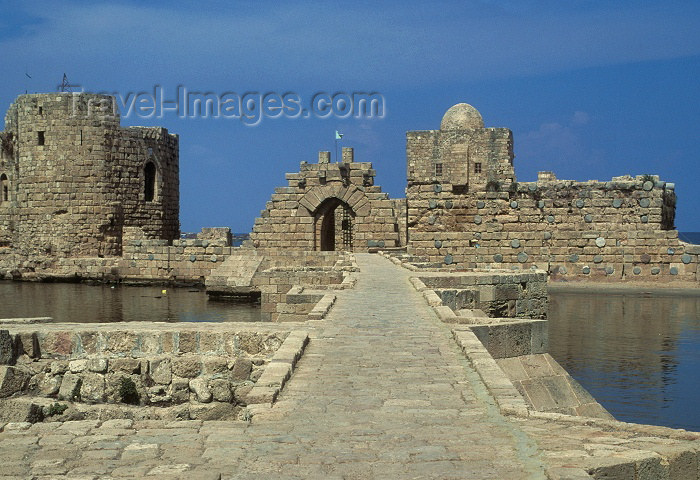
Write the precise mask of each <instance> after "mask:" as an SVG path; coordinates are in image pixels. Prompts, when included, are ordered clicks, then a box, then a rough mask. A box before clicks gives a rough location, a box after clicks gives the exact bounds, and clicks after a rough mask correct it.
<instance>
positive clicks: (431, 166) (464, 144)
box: [406, 103, 515, 192]
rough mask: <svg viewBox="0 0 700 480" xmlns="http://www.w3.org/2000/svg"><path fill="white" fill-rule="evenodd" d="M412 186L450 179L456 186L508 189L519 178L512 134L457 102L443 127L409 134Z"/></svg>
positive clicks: (409, 165) (407, 135)
mask: <svg viewBox="0 0 700 480" xmlns="http://www.w3.org/2000/svg"><path fill="white" fill-rule="evenodd" d="M406 157H407V158H406V159H407V166H408V171H407V176H408V185H409V187H411V186H412V185H421V184H423V185H426V184H441V183H449V184H450V185H451V186H452V188H453V189H454V190H455V191H465V192H466V191H467V190H470V189H471V190H473V189H487V188H488V189H493V190H500V189H504V190H505V189H507V188H508V186H509V185H510V184H511V183H512V182H514V181H515V173H514V170H513V134H512V133H511V131H510V130H509V129H507V128H484V120H483V119H482V118H481V114H480V113H479V112H478V111H477V109H476V108H474V107H472V106H471V105H468V104H466V103H458V104H457V105H454V106H452V107H451V108H450V109H449V110H447V112H446V113H445V115H444V116H443V117H442V122H441V123H440V130H427V131H412V132H408V133H407V134H406Z"/></svg>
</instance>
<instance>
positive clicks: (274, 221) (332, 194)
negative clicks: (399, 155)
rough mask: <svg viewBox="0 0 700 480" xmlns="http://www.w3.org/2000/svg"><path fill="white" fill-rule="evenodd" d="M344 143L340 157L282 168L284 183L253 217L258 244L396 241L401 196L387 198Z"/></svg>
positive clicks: (336, 245)
mask: <svg viewBox="0 0 700 480" xmlns="http://www.w3.org/2000/svg"><path fill="white" fill-rule="evenodd" d="M352 157H353V154H352V149H350V148H344V149H343V160H344V161H343V162H342V163H330V161H329V154H328V152H321V153H320V155H319V163H316V164H309V163H306V162H302V164H301V168H300V171H299V173H291V174H289V173H288V174H287V175H286V177H287V180H288V182H289V184H288V186H287V187H282V188H277V189H275V193H274V194H273V195H272V199H271V201H270V202H268V203H267V209H266V210H264V211H263V212H262V213H261V216H260V217H259V218H257V219H256V221H255V225H254V227H253V233H252V234H251V239H252V240H253V244H254V245H255V246H256V247H257V248H261V249H292V250H304V251H311V250H316V251H351V252H362V251H367V250H369V249H370V248H377V247H379V248H382V247H395V246H400V245H401V244H402V243H401V238H403V237H402V236H401V233H400V232H401V230H402V229H403V230H404V231H405V222H402V218H403V217H405V215H402V214H401V213H400V212H405V208H404V203H403V201H402V200H391V199H390V198H389V197H388V195H387V194H386V193H382V191H381V188H380V187H378V186H375V185H374V170H373V169H372V164H371V163H368V162H353V161H352Z"/></svg>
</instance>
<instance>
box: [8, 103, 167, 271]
mask: <svg viewBox="0 0 700 480" xmlns="http://www.w3.org/2000/svg"><path fill="white" fill-rule="evenodd" d="M114 105H115V103H114V98H113V97H109V96H103V95H95V94H72V93H52V94H31V95H21V96H19V97H18V98H17V99H16V100H15V102H14V103H13V104H12V105H11V106H10V108H9V110H8V112H7V115H6V117H5V131H4V132H2V135H1V136H2V139H3V142H2V144H3V146H4V147H3V148H0V150H1V151H2V154H1V157H0V178H5V177H6V178H7V187H8V193H7V199H6V200H5V198H4V197H3V201H2V202H0V246H5V247H11V248H13V249H14V250H16V251H18V252H19V253H20V254H22V255H24V256H27V257H33V258H34V257H37V256H42V255H43V256H48V257H80V256H101V257H102V256H118V255H120V254H121V245H122V229H123V228H124V227H128V226H138V227H140V228H142V229H143V230H144V232H145V233H146V235H147V236H148V238H162V239H166V240H172V239H174V238H177V236H178V235H179V222H178V213H179V170H178V168H179V167H178V155H179V154H178V137H177V135H172V134H169V133H168V131H167V130H165V129H163V128H145V127H132V128H121V127H120V120H119V113H118V111H117V110H116V109H113V106H114ZM149 172H150V175H149ZM3 175H4V177H3ZM147 184H148V186H147Z"/></svg>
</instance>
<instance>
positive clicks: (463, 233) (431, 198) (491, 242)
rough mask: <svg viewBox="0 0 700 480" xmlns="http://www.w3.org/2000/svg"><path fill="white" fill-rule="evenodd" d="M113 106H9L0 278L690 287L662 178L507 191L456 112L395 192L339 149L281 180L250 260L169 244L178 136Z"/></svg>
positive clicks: (213, 239) (80, 102) (504, 157)
mask: <svg viewBox="0 0 700 480" xmlns="http://www.w3.org/2000/svg"><path fill="white" fill-rule="evenodd" d="M113 104H114V100H113V98H112V97H108V96H100V95H94V94H70V93H62V94H61V93H59V94H35V95H21V96H20V97H18V98H17V100H16V101H15V102H14V103H13V104H12V105H11V107H10V109H9V111H8V113H7V115H6V119H5V131H4V132H1V133H0V135H2V145H1V146H2V148H1V149H0V150H1V158H2V159H1V163H0V182H1V184H2V186H1V187H2V191H1V195H0V200H1V202H0V267H1V268H2V270H3V271H4V275H5V276H6V277H9V276H10V274H11V276H13V277H15V278H18V277H20V278H21V277H27V278H35V277H36V276H37V275H38V276H39V277H40V278H42V277H46V276H48V277H51V276H61V277H66V276H76V275H77V276H80V277H81V276H87V277H97V278H102V277H103V276H105V275H109V276H110V278H113V279H118V278H135V279H157V280H165V281H179V280H183V281H195V282H199V283H203V282H204V279H205V278H206V277H208V276H209V275H210V274H211V273H212V271H213V270H215V269H216V268H217V267H218V263H219V262H220V261H223V260H225V259H226V258H228V256H229V255H232V254H234V253H236V254H238V253H243V254H244V255H248V254H249V253H250V252H251V251H253V252H255V254H260V255H277V254H278V253H279V252H282V251H296V252H313V251H336V252H340V251H347V252H366V251H375V250H401V251H403V250H405V257H404V259H405V260H408V261H410V262H412V263H414V264H415V265H417V266H418V267H420V268H426V267H429V268H433V269H444V270H464V269H469V268H487V269H504V268H505V269H531V268H537V269H542V270H545V271H547V272H548V273H549V274H550V275H551V276H552V278H553V279H563V280H585V279H594V280H596V281H619V280H632V281H634V280H649V279H653V280H655V281H657V280H662V281H682V282H690V283H693V284H695V283H696V282H697V281H698V278H699V274H698V254H700V248H699V247H697V246H694V245H688V244H685V243H683V242H681V241H679V239H678V232H677V231H676V230H674V227H673V222H674V216H675V192H674V185H673V184H672V183H668V182H663V181H660V180H659V178H658V177H656V176H650V175H644V176H638V177H630V176H623V177H615V178H613V179H612V180H611V181H606V182H599V181H587V182H575V181H569V180H558V179H556V177H555V175H554V174H553V173H551V172H540V174H539V177H538V180H537V181H535V182H518V181H517V179H516V176H515V170H514V166H513V159H514V154H513V137H512V133H511V131H510V130H509V129H507V128H488V127H485V126H484V121H483V119H482V117H481V115H480V114H479V112H478V111H477V110H476V109H475V108H473V107H472V106H470V105H467V104H464V103H461V104H457V105H455V106H453V107H452V108H450V109H449V110H448V111H447V113H446V114H445V115H444V117H443V119H442V122H441V124H440V129H439V130H427V131H411V132H408V133H407V142H406V159H407V189H406V198H403V199H391V198H389V196H388V195H387V194H386V193H383V192H382V191H381V188H380V187H379V186H377V185H375V184H374V177H375V171H374V169H373V167H372V164H371V163H369V162H356V161H355V158H354V152H353V149H352V148H347V147H346V148H343V154H342V158H341V161H340V162H331V161H330V153H329V152H320V154H319V158H318V162H317V163H307V162H302V164H301V166H300V171H299V172H297V173H288V174H287V175H286V180H287V185H286V186H284V187H280V188H277V189H276V190H275V192H274V193H273V195H272V197H271V199H270V201H269V202H267V204H266V209H265V210H263V211H262V213H261V216H260V217H259V218H258V219H256V221H255V225H254V227H253V231H252V234H251V242H250V243H251V245H249V246H248V247H247V248H250V247H252V248H254V250H246V249H243V250H241V249H238V248H234V247H232V246H231V243H230V233H229V232H230V231H228V230H226V229H205V230H204V231H203V232H202V233H200V234H199V236H198V238H197V239H196V240H179V224H178V209H179V194H178V182H179V180H178V137H177V136H176V135H173V134H169V133H168V132H167V130H165V129H163V128H158V127H148V128H146V127H130V128H123V127H121V126H120V123H119V115H118V113H117V112H116V111H115V110H114V109H113V108H112V106H113ZM245 252H248V253H245ZM297 257H298V258H301V257H299V256H297ZM38 259H39V260H38ZM282 263H283V262H280V261H276V262H275V265H277V266H280V265H281V264H282ZM86 270H88V272H86Z"/></svg>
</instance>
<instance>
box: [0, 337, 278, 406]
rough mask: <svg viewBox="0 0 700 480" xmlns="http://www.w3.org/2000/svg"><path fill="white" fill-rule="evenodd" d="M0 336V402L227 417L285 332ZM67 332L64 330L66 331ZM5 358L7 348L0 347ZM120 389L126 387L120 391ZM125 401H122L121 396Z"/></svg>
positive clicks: (242, 402) (241, 402)
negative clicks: (38, 400)
mask: <svg viewBox="0 0 700 480" xmlns="http://www.w3.org/2000/svg"><path fill="white" fill-rule="evenodd" d="M9 327H10V328H11V329H12V330H10V331H9V332H8V330H0V341H4V343H3V345H2V347H7V345H5V344H8V340H9V342H10V344H13V345H12V350H11V353H12V355H10V356H9V357H7V356H6V357H7V358H2V359H0V360H1V362H0V365H9V366H0V374H1V375H0V377H1V378H0V398H7V397H11V396H12V397H17V396H30V397H42V398H47V399H55V400H57V401H59V402H60V401H64V402H83V403H88V404H102V403H111V404H136V405H141V406H153V407H171V406H175V405H183V404H187V408H185V409H184V410H182V412H181V413H182V414H184V415H185V418H187V415H188V414H189V413H188V412H189V409H190V408H191V407H190V405H194V406H196V405H204V404H206V405H207V409H209V410H212V409H213V410H215V411H216V412H218V413H217V415H219V416H222V417H230V416H231V415H233V413H235V412H236V410H235V407H236V406H237V405H246V403H247V396H248V395H249V394H250V392H251V391H252V390H253V388H254V387H255V385H256V382H257V381H258V380H259V379H260V378H261V376H262V375H263V374H264V371H265V368H266V366H267V365H268V364H269V363H270V361H271V359H272V358H273V356H274V355H275V353H276V352H277V351H278V350H279V349H280V347H281V346H282V344H283V343H284V341H285V339H286V338H287V337H288V335H289V331H277V330H268V331H264V330H263V331H256V330H250V329H245V328H241V327H240V325H239V326H229V325H225V324H224V325H213V326H211V325H209V326H198V325H194V326H193V325H187V324H184V325H183V324H180V325H154V324H150V325H149V324H139V325H138V326H134V328H129V329H125V328H124V326H123V325H110V324H96V325H90V326H86V325H80V326H78V328H74V327H75V326H71V327H69V326H68V325H65V324H54V325H51V324H44V325H42V326H37V325H33V326H30V325H27V326H20V325H14V326H12V325H9ZM67 327H69V328H67ZM0 352H3V353H7V348H0ZM124 385H127V387H125V386H124ZM127 396H128V398H127Z"/></svg>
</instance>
